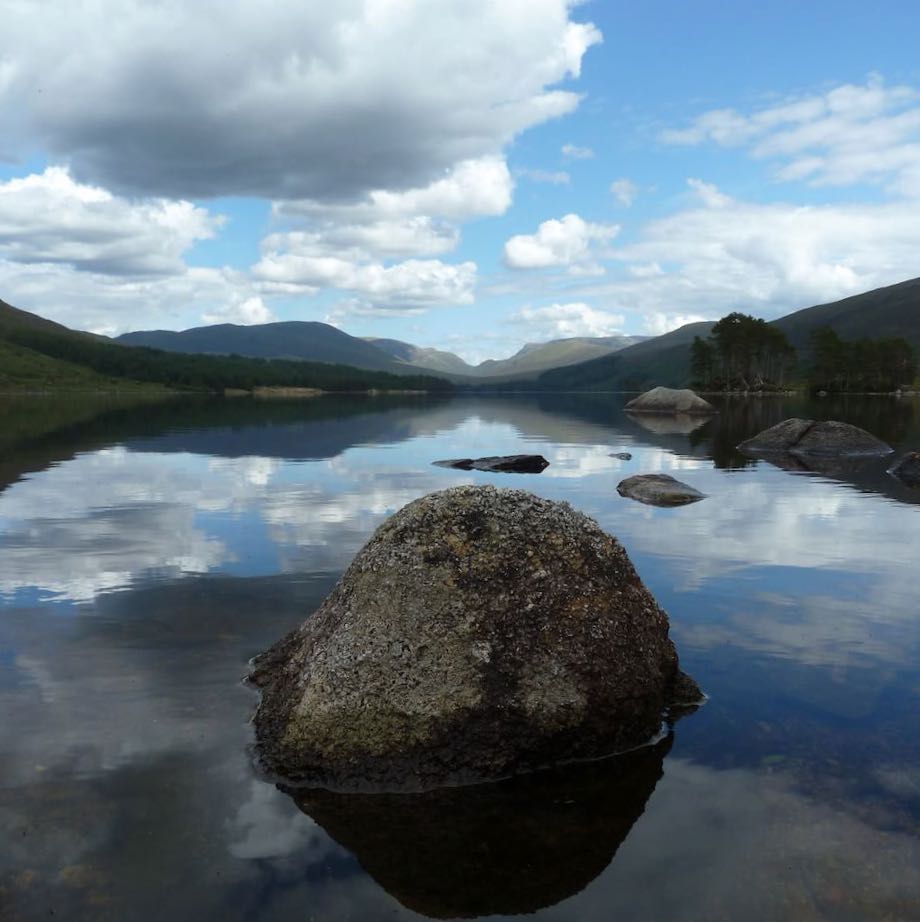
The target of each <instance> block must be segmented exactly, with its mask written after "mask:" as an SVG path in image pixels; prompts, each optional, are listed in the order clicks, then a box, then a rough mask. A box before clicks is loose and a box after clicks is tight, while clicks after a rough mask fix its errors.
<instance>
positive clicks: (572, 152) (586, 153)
mask: <svg viewBox="0 0 920 922" xmlns="http://www.w3.org/2000/svg"><path fill="white" fill-rule="evenodd" d="M562 156H563V157H565V159H566V160H591V159H593V158H594V151H593V150H591V148H590V147H579V146H578V145H577V144H563V145H562Z"/></svg>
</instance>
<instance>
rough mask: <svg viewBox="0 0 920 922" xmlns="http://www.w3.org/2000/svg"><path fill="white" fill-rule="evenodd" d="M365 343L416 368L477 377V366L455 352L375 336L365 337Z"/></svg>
mask: <svg viewBox="0 0 920 922" xmlns="http://www.w3.org/2000/svg"><path fill="white" fill-rule="evenodd" d="M364 340H365V342H368V343H370V344H371V345H372V346H374V348H376V349H379V350H380V351H381V352H385V353H386V354H387V355H389V356H390V357H391V358H394V359H396V360H397V361H399V362H405V363H407V364H408V365H414V366H415V367H416V368H424V369H427V370H429V371H437V372H441V373H443V374H451V375H475V374H476V366H475V365H468V364H467V363H466V362H464V361H463V359H461V358H460V356H459V355H454V353H453V352H444V351H443V350H441V349H430V348H426V347H424V346H413V345H412V343H405V342H403V341H402V340H400V339H378V338H376V337H373V336H366V337H364Z"/></svg>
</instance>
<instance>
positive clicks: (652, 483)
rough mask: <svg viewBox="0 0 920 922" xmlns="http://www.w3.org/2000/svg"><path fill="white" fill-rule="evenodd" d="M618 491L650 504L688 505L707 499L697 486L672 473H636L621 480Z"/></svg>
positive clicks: (630, 497)
mask: <svg viewBox="0 0 920 922" xmlns="http://www.w3.org/2000/svg"><path fill="white" fill-rule="evenodd" d="M617 493H619V494H620V496H626V497H628V498H629V499H635V500H638V501H639V502H640V503H646V504H647V505H649V506H686V505H687V504H688V503H698V502H699V501H700V500H701V499H706V494H705V493H700V491H699V490H697V489H696V488H695V487H691V486H690V485H689V484H687V483H682V482H681V481H680V480H675V479H674V478H673V477H671V476H670V474H636V475H635V476H633V477H627V478H626V479H625V480H621V481H620V483H619V484H618V485H617Z"/></svg>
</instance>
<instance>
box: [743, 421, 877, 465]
mask: <svg viewBox="0 0 920 922" xmlns="http://www.w3.org/2000/svg"><path fill="white" fill-rule="evenodd" d="M738 450H739V451H743V452H746V453H748V454H771V453H781V452H786V453H788V454H790V455H794V456H796V457H801V458H806V459H808V458H811V457H817V458H820V457H839V458H847V457H854V458H856V457H871V456H876V457H878V456H882V455H887V454H890V453H891V452H892V451H893V449H892V447H891V446H890V445H886V444H885V443H884V442H883V441H882V440H881V439H877V438H876V437H875V436H874V435H872V433H870V432H866V430H865V429H860V428H859V427H858V426H851V425H850V424H849V423H841V422H837V421H836V420H825V421H819V422H816V421H815V420H813V419H786V420H783V422H781V423H777V424H776V425H775V426H771V427H770V428H769V429H765V430H764V431H763V432H759V433H758V434H757V435H755V436H754V437H753V438H750V439H747V440H746V441H744V442H742V443H741V444H740V445H739V446H738Z"/></svg>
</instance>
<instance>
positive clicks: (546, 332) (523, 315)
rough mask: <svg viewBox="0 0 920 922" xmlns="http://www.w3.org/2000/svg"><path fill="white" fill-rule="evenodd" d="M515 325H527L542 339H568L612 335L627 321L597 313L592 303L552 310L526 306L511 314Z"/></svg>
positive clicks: (620, 330) (578, 303) (549, 307)
mask: <svg viewBox="0 0 920 922" xmlns="http://www.w3.org/2000/svg"><path fill="white" fill-rule="evenodd" d="M511 320H512V322H516V323H520V324H526V325H527V328H528V333H529V334H531V335H534V334H535V335H536V336H537V337H538V338H540V339H558V338H564V337H568V336H612V335H613V334H615V333H620V332H622V330H623V324H624V322H625V320H626V318H625V317H624V316H623V315H622V314H611V313H609V312H608V311H601V310H597V309H596V308H593V307H591V306H590V305H589V304H584V303H581V302H576V303H572V304H550V305H549V306H548V307H530V306H527V307H522V308H521V309H520V310H519V311H517V312H516V313H514V314H512V315H511Z"/></svg>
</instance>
